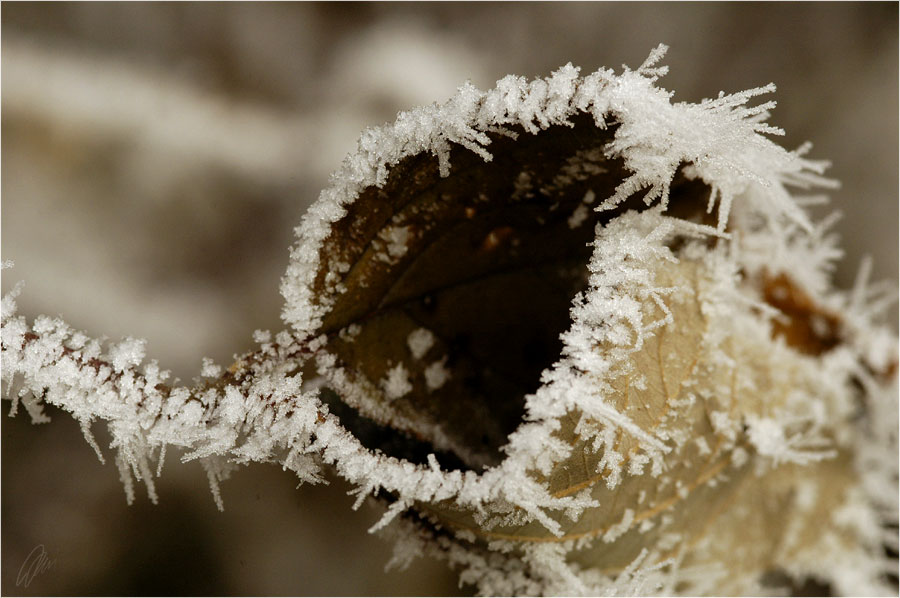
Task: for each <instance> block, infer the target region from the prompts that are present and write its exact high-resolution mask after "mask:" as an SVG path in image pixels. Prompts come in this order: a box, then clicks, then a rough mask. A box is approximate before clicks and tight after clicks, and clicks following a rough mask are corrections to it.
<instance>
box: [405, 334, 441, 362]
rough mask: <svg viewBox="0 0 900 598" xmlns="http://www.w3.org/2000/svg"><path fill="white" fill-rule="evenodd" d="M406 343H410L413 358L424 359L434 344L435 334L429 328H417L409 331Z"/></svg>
mask: <svg viewBox="0 0 900 598" xmlns="http://www.w3.org/2000/svg"><path fill="white" fill-rule="evenodd" d="M406 344H407V345H409V351H410V353H412V356H413V359H422V358H423V357H425V354H426V353H428V350H429V349H431V347H432V346H433V345H434V334H433V333H432V332H431V331H430V330H428V329H427V328H416V329H415V330H413V331H412V332H410V333H409V337H407V339H406Z"/></svg>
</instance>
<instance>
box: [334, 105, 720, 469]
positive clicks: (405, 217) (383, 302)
mask: <svg viewBox="0 0 900 598" xmlns="http://www.w3.org/2000/svg"><path fill="white" fill-rule="evenodd" d="M573 121H574V123H575V126H574V127H565V126H552V127H549V128H548V129H546V130H543V131H541V132H539V133H537V134H535V135H532V134H529V133H527V132H525V131H523V130H521V129H518V130H514V131H510V132H511V133H514V136H508V135H502V134H498V133H491V139H492V143H491V145H490V146H489V147H488V150H489V151H490V152H491V153H492V155H493V160H492V161H491V162H484V161H483V160H482V158H480V157H479V156H477V155H475V154H474V153H472V152H470V151H469V150H467V149H464V148H461V147H458V146H456V147H454V148H453V150H452V152H451V155H450V162H451V173H450V176H449V177H447V178H440V176H439V175H438V169H437V160H436V159H435V158H434V157H433V156H431V155H418V156H414V157H411V158H407V159H404V160H403V161H401V162H400V163H399V164H397V165H396V166H394V167H393V168H392V169H391V171H390V173H389V176H388V180H387V182H386V184H385V185H384V186H383V187H382V188H376V187H369V188H367V189H365V190H364V191H363V192H362V193H361V194H360V196H359V198H358V199H357V201H356V202H355V203H353V204H352V205H351V206H349V208H348V212H347V215H346V216H345V217H344V218H342V219H341V220H340V221H338V222H337V223H335V225H334V226H333V228H332V232H331V235H330V236H329V237H328V239H327V240H326V242H325V244H324V246H323V249H322V253H321V254H320V256H321V258H322V259H321V268H320V270H319V272H318V278H317V290H318V292H319V296H320V297H323V298H324V297H332V298H333V301H334V303H333V307H332V309H331V310H330V312H329V313H328V315H327V316H326V318H325V320H324V324H323V327H322V332H324V333H326V334H328V335H329V338H330V341H329V345H328V350H329V351H331V352H332V353H334V354H336V355H337V356H338V358H339V361H340V365H341V366H342V367H344V369H345V370H346V371H347V372H348V374H349V375H350V377H351V379H353V380H354V381H356V382H357V383H358V384H359V385H360V387H361V388H365V389H366V392H368V393H374V394H375V395H376V396H374V397H373V399H374V403H372V404H374V405H378V406H379V407H375V408H373V406H372V404H352V403H351V405H350V406H351V407H353V408H354V409H356V410H358V411H359V412H360V415H362V416H363V417H364V418H368V419H371V420H375V421H376V422H377V423H378V424H380V426H388V427H389V429H391V430H397V429H400V430H402V431H403V432H405V433H406V434H407V435H408V436H409V437H411V438H414V439H416V441H421V442H423V443H426V445H427V446H436V447H439V448H443V449H448V450H455V451H456V453H457V456H458V458H459V461H460V463H463V464H465V465H466V466H468V467H470V468H475V469H479V468H481V467H483V466H487V465H491V464H495V463H498V462H499V461H500V460H501V458H502V451H501V447H502V446H503V445H504V444H506V442H507V437H508V436H509V434H510V433H511V432H512V431H513V430H515V428H516V427H517V426H518V425H519V423H520V422H521V421H522V417H523V413H524V405H525V396H526V395H527V394H529V393H533V392H534V391H535V390H536V389H537V388H538V387H539V385H540V377H541V372H542V371H543V370H544V369H545V368H548V367H549V366H551V365H552V364H553V363H554V362H555V361H556V360H557V359H558V358H559V356H560V351H561V349H562V343H561V341H560V340H559V336H560V334H561V333H562V332H564V331H565V330H566V329H567V328H568V326H569V323H570V320H569V309H570V306H571V303H572V299H573V298H574V297H575V295H576V294H577V293H579V292H580V291H583V290H584V289H585V288H586V285H587V279H588V272H587V263H588V261H589V259H590V256H591V253H592V247H591V246H590V243H591V241H592V240H593V238H594V229H595V227H596V226H597V225H598V224H603V223H605V222H607V221H609V220H610V219H611V218H613V217H615V216H616V215H618V214H621V213H622V212H624V211H626V210H629V209H641V208H644V207H646V206H645V205H644V202H643V201H642V199H643V196H644V195H645V193H644V192H639V193H637V194H635V195H634V196H632V197H631V198H630V199H629V200H628V201H626V202H625V203H623V204H622V205H621V206H619V207H618V208H617V209H615V210H612V211H602V212H597V211H595V210H594V208H595V207H597V205H599V204H600V203H601V202H602V201H603V200H604V199H605V198H607V197H609V196H610V195H612V193H613V191H614V189H615V188H616V186H617V185H619V184H620V183H621V182H622V181H623V180H624V179H625V178H626V177H627V176H628V172H627V171H626V170H625V168H624V166H623V164H622V162H621V161H619V160H610V159H608V158H606V156H605V155H604V152H603V149H604V146H605V145H606V144H607V143H609V141H611V139H612V137H613V134H614V132H615V125H610V126H609V127H607V128H605V129H602V128H599V127H597V126H596V125H595V124H594V122H593V119H592V117H590V116H588V115H580V116H578V117H576V118H574V119H573ZM514 137H515V138H514ZM684 197H689V198H691V199H695V200H697V201H691V202H688V203H689V204H690V205H691V206H692V209H694V208H696V207H697V206H701V205H702V206H704V207H705V200H706V198H707V197H708V189H707V188H706V187H705V185H703V184H702V183H699V182H695V181H688V180H686V179H684V177H682V176H679V177H676V180H675V181H674V182H673V185H672V191H671V200H672V205H673V208H675V207H677V205H678V204H679V201H680V200H682V198H684ZM681 203H685V202H684V201H681ZM335 273H340V274H341V277H340V283H341V284H342V285H343V287H344V289H343V291H342V292H336V291H333V290H332V288H331V287H330V286H329V284H332V282H329V280H332V281H333V279H334V276H335ZM423 329H424V330H425V331H428V333H424V334H425V336H426V337H427V338H428V339H429V340H430V342H429V343H424V344H420V346H418V347H416V346H415V343H413V342H411V336H410V335H411V334H413V333H414V332H416V331H418V332H416V334H418V335H422V334H423V332H422V330H423ZM412 338H415V337H412ZM423 347H424V349H423ZM414 349H415V350H414ZM344 400H345V401H347V402H348V403H350V402H351V401H352V399H351V398H349V397H344ZM384 406H386V408H382V407H384ZM338 411H339V412H344V414H345V415H344V417H347V412H346V410H343V409H339V410H338ZM339 416H340V414H339ZM397 416H399V417H397ZM398 421H400V422H412V424H407V423H398ZM417 422H418V423H417ZM419 423H421V424H422V425H419ZM429 425H431V428H429ZM353 426H354V427H355V428H356V429H357V431H358V435H359V438H360V440H361V441H362V442H363V444H364V445H366V446H367V447H369V448H372V449H380V450H383V451H384V452H386V453H388V454H394V456H398V457H403V458H409V459H411V460H414V461H418V462H422V461H423V459H422V456H421V455H418V456H417V451H416V450H403V449H398V447H397V446H396V442H394V441H393V440H390V439H387V440H386V438H388V437H390V436H391V435H392V434H390V433H389V434H385V433H383V432H382V431H377V429H378V428H379V427H380V426H378V425H376V426H374V427H372V426H369V427H366V426H363V427H360V425H359V422H358V421H357V422H355V423H354V424H353ZM434 426H437V427H439V429H440V434H438V435H437V436H436V435H435V434H434V432H433V430H434ZM393 434H394V435H395V434H396V432H393ZM438 436H443V440H441V439H440V438H439V437H438ZM442 444H443V446H441V445H442ZM419 452H420V451H419ZM425 456H427V452H426V453H425ZM448 465H449V464H448Z"/></svg>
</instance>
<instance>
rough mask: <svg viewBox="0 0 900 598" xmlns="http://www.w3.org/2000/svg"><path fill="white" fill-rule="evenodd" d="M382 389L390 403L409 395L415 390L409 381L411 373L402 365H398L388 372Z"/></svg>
mask: <svg viewBox="0 0 900 598" xmlns="http://www.w3.org/2000/svg"><path fill="white" fill-rule="evenodd" d="M381 388H382V389H383V390H384V394H385V397H387V399H388V400H390V401H392V400H394V399H399V398H400V397H402V396H404V395H406V394H408V393H409V391H411V390H412V389H413V385H412V383H411V382H410V381H409V371H408V370H407V369H406V368H405V367H404V366H403V364H402V363H398V364H397V365H395V366H394V367H392V368H391V369H389V370H388V372H387V376H386V377H385V378H384V380H382V381H381Z"/></svg>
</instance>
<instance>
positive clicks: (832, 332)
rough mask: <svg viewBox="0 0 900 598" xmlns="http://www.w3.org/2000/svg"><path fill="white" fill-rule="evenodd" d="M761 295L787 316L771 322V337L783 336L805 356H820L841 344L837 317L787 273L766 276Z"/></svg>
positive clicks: (839, 320) (838, 318) (839, 324)
mask: <svg viewBox="0 0 900 598" xmlns="http://www.w3.org/2000/svg"><path fill="white" fill-rule="evenodd" d="M763 296H764V298H765V301H766V303H768V304H769V305H771V306H772V307H774V308H776V309H778V310H779V311H780V312H781V313H782V314H784V316H785V318H786V320H785V319H776V320H775V321H774V322H773V326H772V337H773V338H776V337H779V336H780V337H783V338H784V340H785V342H786V343H787V344H788V346H790V347H793V348H795V349H797V350H798V351H800V352H802V353H806V354H808V355H821V354H823V353H825V352H827V351H830V350H831V349H833V348H834V347H835V346H837V345H838V344H839V343H840V341H841V339H840V336H839V332H840V326H841V319H840V317H839V316H838V315H837V314H834V313H832V312H829V311H828V310H826V309H825V308H823V307H822V306H820V305H817V304H816V303H815V302H814V301H813V300H812V298H811V297H810V296H809V295H807V294H806V293H805V292H804V291H803V290H802V289H800V288H799V287H797V285H795V284H794V282H793V281H792V280H791V279H790V277H789V276H788V275H787V274H778V275H777V276H770V275H766V276H765V278H764V281H763Z"/></svg>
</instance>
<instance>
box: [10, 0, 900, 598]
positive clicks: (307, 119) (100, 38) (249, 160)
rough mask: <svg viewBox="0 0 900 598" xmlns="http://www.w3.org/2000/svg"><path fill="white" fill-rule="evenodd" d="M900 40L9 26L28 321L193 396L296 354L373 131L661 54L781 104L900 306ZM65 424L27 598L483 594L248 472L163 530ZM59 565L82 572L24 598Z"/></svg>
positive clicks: (436, 28) (752, 33)
mask: <svg viewBox="0 0 900 598" xmlns="http://www.w3.org/2000/svg"><path fill="white" fill-rule="evenodd" d="M897 31H898V7H897V4H896V3H893V2H891V3H796V4H794V3H766V4H756V3H722V4H717V3H696V4H694V3H664V4H662V3H660V4H657V3H630V2H629V3H608V4H607V3H572V4H568V3H553V4H550V3H527V4H517V3H498V4H494V3H473V4H456V3H449V4H431V3H428V4H393V3H392V4H378V3H372V4H352V3H339V4H318V3H300V4H294V3H277V4H268V3H253V4H244V3H227V4H213V3H202V4H192V3H153V4H144V3H121V4H119V3H97V4H95V3H72V4H68V3H67V4H55V3H35V4H31V3H4V5H3V9H2V128H3V135H2V153H3V159H2V257H3V259H11V260H14V261H15V263H16V267H15V269H13V270H5V271H4V275H3V277H2V287H3V292H7V291H8V290H9V289H11V288H12V286H13V285H14V284H15V282H16V281H18V280H24V281H25V283H26V287H25V291H24V293H23V295H22V296H21V297H20V299H19V305H20V310H21V312H22V313H24V315H26V316H27V317H28V318H33V317H34V316H36V315H38V314H42V313H46V314H48V315H62V316H63V317H64V318H65V319H66V320H67V321H68V322H69V323H70V324H72V325H73V326H75V327H76V328H79V329H83V330H85V331H87V332H88V333H89V334H91V335H92V336H104V335H105V336H107V337H109V338H111V339H113V340H118V339H120V338H121V337H123V336H126V335H132V336H136V337H143V338H146V339H148V345H147V353H148V355H149V356H150V357H152V358H156V359H158V360H159V362H160V364H161V365H162V366H163V367H165V368H169V369H171V370H172V371H173V373H174V375H175V376H178V377H180V378H182V379H183V380H186V381H189V380H190V379H191V378H192V377H193V376H195V375H197V374H198V373H199V367H200V362H201V358H202V357H204V356H209V357H212V358H213V359H215V360H216V362H218V363H220V364H224V365H228V364H229V363H231V360H232V356H233V355H234V354H235V353H240V352H243V351H244V350H246V349H248V348H250V346H251V342H250V338H251V333H252V332H253V331H254V330H255V329H271V330H273V331H277V330H280V329H281V328H282V324H281V322H280V319H279V311H280V309H281V304H282V301H281V297H280V295H279V293H278V284H279V279H280V276H281V274H282V273H283V271H284V270H285V268H286V266H287V257H288V246H289V245H290V244H291V242H292V241H293V231H292V229H293V227H294V226H295V225H296V224H297V223H299V221H300V217H301V215H302V214H303V212H304V210H305V209H306V208H307V206H309V204H310V203H311V202H312V201H314V200H315V198H316V196H317V194H318V192H319V191H320V190H321V189H322V188H323V187H325V186H326V184H327V181H328V174H329V172H331V171H332V170H334V169H336V168H337V166H338V165H339V163H340V160H341V159H342V157H343V156H344V155H345V154H346V153H347V152H349V151H350V150H352V149H353V148H354V147H355V140H356V138H357V136H358V135H359V133H360V132H361V131H362V130H363V129H364V128H365V127H366V126H370V125H377V124H381V123H383V122H385V121H390V120H393V118H394V117H395V115H396V113H397V111H399V110H404V109H408V108H410V107H412V106H416V105H420V104H427V103H430V102H433V101H439V102H440V101H443V100H445V99H447V98H448V97H449V96H450V95H451V94H452V93H453V91H454V90H455V89H456V87H457V86H459V85H460V84H462V83H463V82H464V81H465V80H466V79H469V80H471V81H472V82H473V83H474V84H475V85H476V86H478V87H480V88H481V89H488V88H490V87H491V86H492V85H493V83H494V81H496V80H497V79H498V78H500V77H502V76H504V75H506V74H508V73H515V74H520V75H526V76H528V77H534V76H543V75H547V74H549V73H550V72H551V71H552V70H554V69H555V68H557V67H559V66H561V65H563V64H565V63H566V62H569V61H571V62H572V63H573V64H575V65H576V66H581V67H582V69H583V71H582V72H583V73H585V74H587V73H588V72H591V71H593V70H595V69H596V68H598V67H600V66H609V67H613V68H617V69H618V68H620V66H621V65H622V64H623V63H624V64H628V65H629V66H632V67H637V66H639V65H640V64H641V62H643V60H644V58H645V57H646V55H647V54H648V52H649V51H650V50H651V49H652V48H653V47H654V46H656V44H658V43H659V42H665V43H667V44H669V45H670V47H671V49H670V52H669V54H668V56H667V57H666V58H665V60H664V62H665V63H666V64H668V65H669V66H670V67H671V70H670V74H668V75H667V76H666V77H664V78H663V79H662V80H661V81H660V85H662V86H663V87H666V88H667V89H672V90H675V91H676V95H675V98H674V99H675V100H676V101H677V100H683V101H698V100H700V99H702V98H704V97H714V96H715V95H716V94H717V93H718V92H719V90H724V91H725V92H733V91H739V90H743V89H747V88H751V87H756V86H760V85H764V84H766V83H768V82H770V81H774V82H775V83H776V84H777V85H778V91H777V92H776V93H775V94H774V99H776V100H777V101H778V103H779V105H778V107H777V108H776V110H775V111H774V113H773V116H772V118H771V119H770V122H772V123H773V124H776V125H778V126H781V127H783V128H785V129H786V130H787V135H786V136H785V138H784V139H783V140H782V142H783V144H784V145H785V146H786V147H788V148H790V149H793V148H795V147H796V146H798V145H800V144H801V143H802V142H803V141H806V140H811V141H813V142H814V144H815V146H814V150H813V152H812V157H814V158H828V159H830V160H832V161H833V168H832V169H831V170H830V175H831V176H833V177H834V178H837V179H839V180H840V181H841V182H842V183H843V187H842V188H841V189H840V190H838V191H835V192H833V193H832V197H833V203H832V204H831V206H830V208H827V209H823V208H819V209H817V210H818V211H817V215H818V216H819V217H822V216H824V215H826V214H827V213H828V211H830V210H831V209H839V210H841V211H842V212H843V214H844V218H843V219H842V220H841V221H840V222H839V224H838V225H837V230H838V232H839V233H840V234H841V235H842V236H843V239H844V247H845V249H846V258H845V260H844V261H843V262H842V263H841V265H840V266H839V268H838V269H837V271H836V273H835V276H836V279H837V281H838V284H839V285H841V286H849V285H850V284H852V280H853V277H854V275H855V272H856V269H857V267H858V265H859V262H860V259H861V258H862V256H863V255H865V254H871V255H872V256H873V257H874V258H875V268H874V272H875V275H876V278H891V279H896V278H897V253H898V252H897V247H898V232H897V225H898V201H897V189H898V124H897V120H898V64H897V62H898V61H897V57H898V40H897ZM895 321H896V320H895ZM7 408H8V404H5V405H4V406H3V409H4V410H6V409H7ZM51 416H53V421H52V422H51V423H49V424H44V425H41V426H32V425H31V424H30V422H29V419H28V417H27V416H26V415H25V414H20V415H19V416H18V417H16V418H14V419H9V418H6V417H4V418H3V420H2V556H3V558H2V577H0V579H2V588H0V590H2V593H3V594H5V595H16V594H20V595H52V594H72V595H84V594H89V595H90V594H94V595H96V594H100V595H104V594H125V595H129V594H136V595H141V594H145V595H146V594H188V595H190V594H232V595H234V594H236V595H245V594H258V595H294V594H300V595H310V594H312V595H371V594H374V595H378V594H393V595H403V594H426V595H427V594H441V595H449V594H456V593H460V592H462V593H466V592H467V591H468V589H467V588H462V589H460V588H458V587H457V584H456V578H455V575H454V574H453V573H452V572H449V571H448V570H446V568H445V567H444V565H442V564H440V563H434V562H430V561H426V560H419V561H418V562H416V563H414V564H413V566H412V567H411V568H410V569H409V570H407V571H405V572H396V571H394V572H389V573H384V571H383V568H384V565H385V564H386V562H387V561H388V559H389V557H390V550H391V547H390V544H388V543H387V542H385V541H383V540H381V539H379V538H376V537H373V536H370V535H368V534H367V533H366V529H367V528H368V527H369V526H370V525H372V524H373V523H374V522H375V521H377V519H378V516H379V512H378V507H375V506H370V505H367V506H365V507H363V508H362V509H360V511H358V512H354V511H351V510H350V505H351V504H352V497H349V496H347V495H346V492H347V490H348V488H347V487H346V486H345V485H344V484H342V483H340V482H339V481H337V480H333V481H332V484H331V485H330V486H317V487H311V486H303V487H301V488H299V489H296V488H295V486H296V481H295V480H294V479H293V478H292V476H291V475H290V474H288V473H285V472H282V471H281V470H280V469H279V468H277V467H267V466H253V467H246V468H243V469H242V470H241V471H238V472H237V473H236V474H235V476H234V477H233V479H232V480H230V481H228V482H226V483H225V484H224V486H223V498H224V500H225V505H226V511H225V512H224V513H219V512H218V511H217V510H216V508H215V505H214V503H213V500H212V497H211V496H210V494H209V491H208V488H207V485H206V480H205V475H204V473H203V472H202V470H201V469H200V468H199V466H197V465H196V464H189V465H187V466H182V465H180V464H179V463H177V459H176V457H175V456H172V455H170V457H169V459H168V463H167V465H166V470H165V471H164V473H163V477H162V478H161V479H160V480H159V495H160V504H159V505H157V506H154V505H152V504H150V502H149V501H148V500H147V498H146V495H143V496H141V495H139V496H138V500H137V501H136V504H135V505H134V506H132V507H127V506H126V504H125V495H124V492H123V490H122V487H121V484H120V482H119V480H118V474H117V472H116V470H115V467H114V466H113V465H112V464H107V465H105V466H104V465H101V464H100V463H99V462H98V461H97V459H96V457H95V456H94V454H93V451H92V450H91V449H90V447H89V446H88V445H87V444H86V443H85V442H84V440H83V438H82V436H81V433H80V431H79V430H78V426H77V424H76V423H75V422H74V421H72V420H71V419H70V418H69V417H68V416H65V415H64V414H61V413H59V412H51ZM95 433H96V434H97V435H98V440H99V441H100V444H101V446H103V445H104V441H106V443H107V444H108V438H105V437H104V436H103V430H102V426H95ZM109 456H110V457H111V455H109ZM38 544H43V545H44V547H45V549H46V551H47V553H48V555H49V557H50V558H53V559H55V563H54V565H53V567H52V568H51V569H50V570H49V571H47V572H45V573H43V574H41V575H39V576H38V577H36V578H35V579H34V580H33V581H32V582H31V584H30V585H29V586H28V587H27V588H26V587H24V585H23V584H21V585H18V586H17V585H16V578H17V574H18V573H19V569H20V566H21V565H22V563H23V561H24V560H25V558H26V556H27V555H28V553H29V552H30V551H31V550H32V549H33V548H34V547H35V546H36V545H38Z"/></svg>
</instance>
